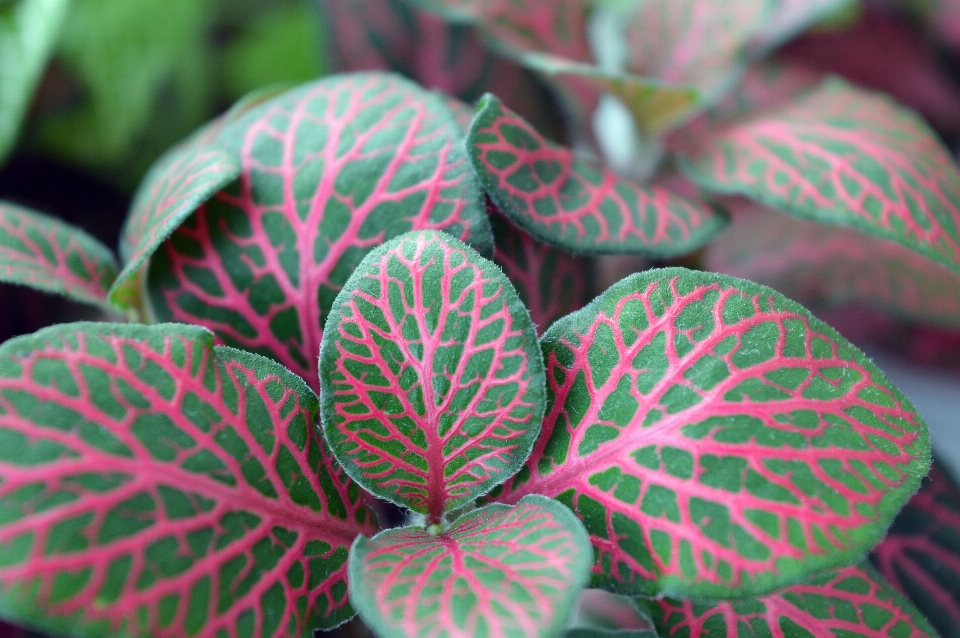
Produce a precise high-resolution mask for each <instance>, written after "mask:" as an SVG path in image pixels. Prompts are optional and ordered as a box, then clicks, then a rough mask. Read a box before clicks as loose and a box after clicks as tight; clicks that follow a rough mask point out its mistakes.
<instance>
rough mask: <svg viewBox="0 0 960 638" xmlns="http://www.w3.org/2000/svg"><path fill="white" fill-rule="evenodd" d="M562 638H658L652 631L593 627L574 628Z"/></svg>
mask: <svg viewBox="0 0 960 638" xmlns="http://www.w3.org/2000/svg"><path fill="white" fill-rule="evenodd" d="M563 636H564V638H659V636H658V635H657V632H655V631H653V630H652V629H648V630H645V631H638V630H636V629H597V628H595V627H576V628H574V629H569V630H567V633H565V634H564V635H563Z"/></svg>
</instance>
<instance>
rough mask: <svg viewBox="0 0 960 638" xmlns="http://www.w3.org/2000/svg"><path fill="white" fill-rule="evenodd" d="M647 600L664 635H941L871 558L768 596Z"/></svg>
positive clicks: (882, 637) (774, 637)
mask: <svg viewBox="0 0 960 638" xmlns="http://www.w3.org/2000/svg"><path fill="white" fill-rule="evenodd" d="M646 605H647V606H648V607H649V608H650V610H651V612H652V614H651V615H652V616H653V619H654V622H655V623H656V625H657V629H658V630H659V632H660V636H661V637H662V638H680V637H681V636H682V637H683V638H707V637H709V638H734V637H737V636H743V635H744V632H745V631H750V632H751V635H756V636H771V638H791V637H793V636H797V637H799V636H811V637H812V636H857V637H858V638H860V637H862V638H894V637H895V638H937V632H936V631H934V629H933V628H932V627H931V626H930V623H929V622H927V620H926V618H924V617H923V615H922V614H921V613H920V612H919V611H917V609H916V608H915V607H914V606H913V605H912V604H910V602H908V601H907V600H906V599H905V598H903V597H902V596H901V595H900V594H899V593H897V592H896V591H895V590H894V589H892V588H891V587H890V586H889V585H888V584H887V583H886V582H884V580H883V578H882V577H881V576H880V575H879V574H877V573H876V571H875V570H874V569H873V568H872V567H870V565H869V564H867V563H862V564H860V565H855V566H852V567H846V568H844V569H839V570H834V571H829V572H826V573H824V574H820V575H818V576H816V577H814V578H812V579H811V580H810V581H808V582H806V583H804V584H801V585H794V586H792V587H788V588H786V589H783V590H781V591H778V592H776V593H774V594H770V595H769V596H764V597H763V598H748V599H746V600H741V601H731V602H724V603H719V604H710V603H696V602H692V601H689V600H675V599H671V598H667V599H663V600H660V601H649V602H646ZM747 628H749V629H747Z"/></svg>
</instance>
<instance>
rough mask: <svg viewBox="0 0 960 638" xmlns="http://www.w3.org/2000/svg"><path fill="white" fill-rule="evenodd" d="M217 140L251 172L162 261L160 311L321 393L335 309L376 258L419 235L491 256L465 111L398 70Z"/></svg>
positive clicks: (236, 125) (330, 89)
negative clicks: (463, 127)
mask: <svg viewBox="0 0 960 638" xmlns="http://www.w3.org/2000/svg"><path fill="white" fill-rule="evenodd" d="M218 143H219V144H221V145H222V146H223V147H225V148H227V149H228V150H229V151H230V152H232V153H236V154H237V156H239V157H240V158H241V164H242V166H243V172H242V174H241V176H240V179H239V180H236V181H235V182H234V183H233V184H232V185H231V186H230V187H229V188H227V189H224V190H221V191H220V192H218V193H217V194H216V195H215V196H214V197H213V198H212V199H211V200H209V201H208V202H207V203H205V204H204V205H203V206H201V208H200V209H199V210H198V211H197V212H196V214H194V215H193V216H192V217H191V218H190V219H189V220H187V221H186V222H185V223H183V224H182V225H181V226H180V227H179V228H178V229H177V230H176V231H175V232H174V234H173V235H172V236H171V237H170V239H169V240H167V242H165V243H164V245H163V246H162V247H161V249H160V250H159V251H158V252H157V254H156V255H154V257H153V258H152V260H151V264H150V270H149V272H148V281H147V286H148V293H149V301H150V304H151V309H152V311H153V312H154V313H155V315H156V316H157V317H158V318H159V319H160V320H163V321H171V320H176V321H183V322H186V323H195V324H200V325H205V326H207V327H209V328H210V329H212V330H214V332H216V334H217V337H218V338H219V339H221V340H222V341H223V342H224V343H226V344H227V345H231V346H236V347H239V348H242V349H244V350H250V351H254V352H257V353H259V354H264V355H266V356H270V357H271V358H274V359H276V360H277V361H280V362H281V363H283V364H284V365H286V366H287V367H288V368H290V369H291V370H293V371H294V372H296V373H298V374H299V375H300V376H302V377H303V378H304V379H306V380H307V381H308V383H309V384H310V385H311V386H312V387H314V388H316V387H318V386H319V381H318V378H317V369H316V357H317V352H318V351H319V347H320V340H321V335H322V326H323V323H324V321H325V319H326V315H327V313H328V312H329V310H330V307H331V305H332V304H333V300H334V298H335V297H336V295H337V293H338V292H339V291H340V288H341V287H342V286H343V284H344V283H345V282H346V280H347V277H349V275H350V273H352V272H353V270H354V269H355V268H356V267H357V265H358V264H359V263H360V261H361V260H362V259H363V256H364V255H365V254H366V253H368V252H369V251H370V250H372V249H373V248H375V247H376V246H379V245H381V244H382V243H383V242H384V241H387V240H388V239H390V238H391V237H394V236H397V235H399V234H401V233H403V232H406V231H408V230H411V229H420V228H427V229H440V230H444V231H446V232H449V233H451V234H453V235H455V236H457V237H459V238H462V239H466V240H469V241H471V242H473V243H474V245H476V246H477V247H478V248H480V249H481V250H483V251H486V252H490V250H491V248H492V238H491V234H490V226H489V221H488V219H487V217H486V214H485V211H484V208H483V194H482V192H481V190H480V188H479V186H478V185H477V183H476V180H475V179H474V177H473V174H472V170H471V168H470V164H469V162H468V160H467V157H466V153H465V150H464V148H463V145H462V143H461V142H460V139H459V135H458V133H457V128H456V123H455V122H454V119H453V116H452V115H451V113H450V111H449V109H448V108H447V107H446V105H445V104H444V102H443V101H442V100H441V99H440V98H439V97H437V96H435V95H432V94H430V93H428V92H426V91H424V90H422V89H420V88H419V87H417V86H415V85H413V84H412V83H410V82H408V81H406V80H403V79H402V78H400V77H398V76H394V75H391V74H383V73H367V74H352V75H342V76H331V77H328V78H326V79H323V80H320V81H318V82H315V83H312V84H308V85H305V86H303V87H300V88H297V89H295V90H293V91H289V92H287V93H284V94H283V95H281V96H279V97H277V98H274V99H272V100H269V101H267V102H265V103H263V104H260V105H259V106H256V107H254V108H252V109H250V110H249V111H248V112H247V113H245V114H244V115H243V116H242V117H240V118H239V119H237V120H235V121H233V122H231V123H229V124H228V125H227V126H226V127H225V128H224V129H223V131H222V132H221V134H220V136H219V138H218Z"/></svg>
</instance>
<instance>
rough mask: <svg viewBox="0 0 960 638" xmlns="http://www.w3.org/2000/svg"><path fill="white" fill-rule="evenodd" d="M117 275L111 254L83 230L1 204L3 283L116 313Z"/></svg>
mask: <svg viewBox="0 0 960 638" xmlns="http://www.w3.org/2000/svg"><path fill="white" fill-rule="evenodd" d="M116 276H117V261H116V259H115V258H114V256H113V253H111V252H110V249H108V248H107V247H106V246H104V245H103V244H101V243H100V242H99V241H97V240H96V239H94V238H93V237H91V236H90V235H88V234H87V233H85V232H83V231H82V230H81V229H79V228H76V227H75V226H71V225H70V224H67V223H66V222H63V221H61V220H59V219H56V218H53V217H48V216H47V215H43V214H41V213H38V212H36V211H34V210H30V209H27V208H23V207H22V206H17V205H16V204H11V203H9V202H2V201H0V281H4V282H8V283H13V284H22V285H25V286H30V287H31V288H36V289H38V290H44V291H46V292H54V293H58V294H61V295H64V296H66V297H69V298H71V299H75V300H77V301H82V302H84V303H88V304H92V305H94V306H98V307H100V308H102V309H105V310H108V311H113V310H115V309H114V308H113V307H112V306H111V305H110V303H109V302H108V301H107V289H108V288H109V287H110V284H111V283H112V282H113V280H114V278H115V277H116Z"/></svg>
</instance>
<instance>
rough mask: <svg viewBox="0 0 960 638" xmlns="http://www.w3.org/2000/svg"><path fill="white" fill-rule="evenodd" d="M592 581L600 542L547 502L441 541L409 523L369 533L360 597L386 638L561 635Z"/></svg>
mask: <svg viewBox="0 0 960 638" xmlns="http://www.w3.org/2000/svg"><path fill="white" fill-rule="evenodd" d="M589 577H590V542H589V540H587V536H586V533H585V532H584V530H583V525H581V524H580V522H579V521H578V520H577V519H576V517H575V516H573V515H572V514H571V513H570V511H569V510H567V509H566V508H564V507H563V506H562V505H560V504H559V503H557V502H556V501H554V500H552V499H548V498H544V497H542V496H528V497H526V498H524V499H523V500H521V501H520V502H519V503H517V504H516V505H515V506H512V507H508V506H505V505H501V504H498V503H495V504H492V505H488V506H486V507H483V508H481V509H478V510H474V511H473V512H470V513H468V514H465V515H463V516H462V517H460V518H459V519H458V520H457V521H455V522H454V523H453V524H452V525H451V526H450V528H449V529H448V530H445V531H442V532H441V533H439V534H438V535H436V536H432V535H430V534H429V533H428V532H427V531H426V530H423V529H420V528H413V527H408V528H406V529H391V530H387V531H385V532H382V533H380V534H378V535H377V536H375V537H374V538H372V539H367V538H365V537H360V538H358V539H357V541H356V543H354V546H353V548H352V549H351V551H350V595H351V599H352V600H354V601H356V603H355V604H356V605H357V611H359V612H360V616H361V618H363V619H364V621H366V622H367V624H368V625H370V626H371V627H373V629H374V630H375V631H376V632H377V635H378V636H383V637H384V638H394V637H396V638H440V637H441V636H489V637H490V638H506V637H508V636H530V637H535V636H540V637H543V638H548V637H553V636H557V635H558V634H559V633H560V631H561V630H562V628H563V626H564V624H565V623H566V621H567V617H568V616H569V610H570V608H571V607H572V606H573V605H574V603H575V602H576V599H577V595H578V594H579V593H580V590H581V589H582V588H583V586H584V585H586V583H587V580H589Z"/></svg>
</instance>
